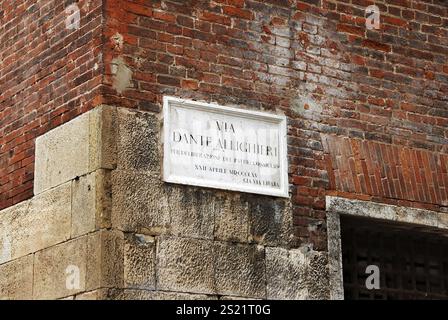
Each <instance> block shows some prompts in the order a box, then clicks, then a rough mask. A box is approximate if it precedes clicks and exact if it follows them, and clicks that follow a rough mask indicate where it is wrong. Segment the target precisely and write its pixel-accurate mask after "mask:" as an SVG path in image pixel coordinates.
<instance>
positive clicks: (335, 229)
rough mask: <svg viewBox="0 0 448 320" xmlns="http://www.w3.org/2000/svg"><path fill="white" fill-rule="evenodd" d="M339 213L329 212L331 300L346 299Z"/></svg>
mask: <svg viewBox="0 0 448 320" xmlns="http://www.w3.org/2000/svg"><path fill="white" fill-rule="evenodd" d="M339 218H340V215H339V213H334V212H327V233H328V238H327V240H328V274H329V286H330V288H329V289H330V299H332V300H342V299H344V283H343V279H342V246H341V224H340V220H339Z"/></svg>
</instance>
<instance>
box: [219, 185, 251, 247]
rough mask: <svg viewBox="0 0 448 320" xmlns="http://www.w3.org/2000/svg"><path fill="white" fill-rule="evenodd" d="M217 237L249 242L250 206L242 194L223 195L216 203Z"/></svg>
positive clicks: (224, 239) (225, 239)
mask: <svg viewBox="0 0 448 320" xmlns="http://www.w3.org/2000/svg"><path fill="white" fill-rule="evenodd" d="M215 212H216V213H215V238H216V239H217V240H223V241H233V242H243V243H244V242H248V240H249V208H248V204H247V203H245V202H242V201H241V198H240V195H239V194H236V195H233V194H232V195H230V194H226V196H222V197H220V198H219V202H218V203H217V204H216V205H215Z"/></svg>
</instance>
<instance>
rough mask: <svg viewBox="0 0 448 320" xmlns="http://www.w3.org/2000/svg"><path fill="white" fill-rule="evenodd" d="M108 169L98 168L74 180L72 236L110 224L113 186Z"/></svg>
mask: <svg viewBox="0 0 448 320" xmlns="http://www.w3.org/2000/svg"><path fill="white" fill-rule="evenodd" d="M110 176H111V175H110V172H109V171H108V170H97V171H94V172H92V173H91V174H88V175H86V176H82V177H80V178H79V179H75V180H73V182H72V190H73V193H72V237H77V236H80V235H83V234H86V233H88V232H92V231H95V230H97V228H107V227H109V226H110V215H111V211H112V194H111V193H112V186H111V181H110V180H111V177H110Z"/></svg>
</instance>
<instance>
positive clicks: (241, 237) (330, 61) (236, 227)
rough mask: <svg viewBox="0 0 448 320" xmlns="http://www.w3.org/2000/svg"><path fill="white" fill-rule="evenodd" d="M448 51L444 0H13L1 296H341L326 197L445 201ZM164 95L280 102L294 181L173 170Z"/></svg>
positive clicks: (4, 11)
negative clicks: (232, 181) (272, 183)
mask: <svg viewBox="0 0 448 320" xmlns="http://www.w3.org/2000/svg"><path fill="white" fill-rule="evenodd" d="M72 4H76V6H77V7H78V8H79V13H80V15H79V16H80V21H79V28H75V29H72V28H70V29H68V28H67V27H66V19H67V12H66V7H67V6H69V5H72ZM372 4H375V5H377V6H378V8H379V9H380V14H381V22H380V29H373V30H370V29H368V28H366V11H365V9H366V7H367V6H369V5H372ZM447 54H448V5H447V3H446V1H443V0H418V1H417V0H381V1H375V3H374V2H373V1H369V0H302V1H299V0H276V1H273V0H266V1H255V0H214V1H212V0H182V1H181V0H167V1H162V0H132V1H131V0H79V1H57V0H40V1H37V0H16V1H1V0H0V209H2V210H1V211H0V244H1V246H0V298H5V299H63V298H66V299H179V298H180V299H183V298H185V299H230V298H257V299H327V298H330V297H331V298H338V297H340V295H338V294H336V295H335V294H333V293H332V289H331V287H332V283H333V282H334V277H336V276H335V274H334V273H333V272H332V270H333V269H332V265H333V264H334V263H333V260H334V259H337V258H336V257H335V256H334V255H333V254H332V253H331V252H330V254H329V248H328V247H329V246H333V244H334V241H333V240H334V239H329V237H330V235H331V232H327V229H328V224H327V222H328V219H327V218H328V217H330V212H329V211H327V209H329V208H327V207H326V205H327V202H326V199H327V200H328V197H331V199H333V198H332V197H337V198H345V199H356V200H357V201H358V200H362V201H365V202H367V203H369V207H371V206H372V205H371V204H372V203H381V204H382V205H389V206H390V205H393V206H394V207H399V208H400V210H398V211H399V212H401V214H402V215H406V214H407V212H415V209H419V210H422V209H424V210H423V211H422V212H425V213H428V214H429V215H430V214H434V215H436V214H437V217H438V219H439V220H440V219H443V217H445V215H446V214H448V143H447V142H448V105H447V100H448V98H447V97H448V63H447ZM166 95H169V96H175V97H180V98H188V99H192V100H198V101H203V102H216V103H218V104H220V105H223V106H229V107H236V108H244V109H249V110H258V111H265V112H270V113H277V114H284V115H286V116H287V119H288V164H289V167H288V175H289V195H290V197H289V198H287V199H285V198H276V197H268V196H260V195H253V194H247V193H237V192H230V191H222V190H220V191H217V190H213V189H206V188H199V187H185V186H180V185H174V184H167V183H163V182H162V180H161V163H162V158H163V154H162V146H161V142H162V141H163V140H162V134H161V132H162V131H161V126H162V119H161V115H162V114H161V108H162V99H163V96H166ZM407 208H414V209H412V210H411V209H410V210H409V211H407V210H406V209H407ZM384 212H389V211H388V209H384ZM394 212H395V211H394ZM418 212H420V211H418ZM330 219H331V218H330ZM439 220H438V221H439ZM407 221H411V218H409V219H407ZM412 221H414V220H412ZM70 266H76V267H77V271H78V274H79V281H78V283H76V286H67V281H66V280H67V273H66V271H67V270H68V269H67V268H68V267H70Z"/></svg>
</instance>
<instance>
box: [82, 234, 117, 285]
mask: <svg viewBox="0 0 448 320" xmlns="http://www.w3.org/2000/svg"><path fill="white" fill-rule="evenodd" d="M123 255H124V236H123V233H122V232H120V231H116V230H110V231H109V230H100V231H98V232H95V233H92V234H89V235H88V238H87V257H88V261H87V267H86V268H87V274H88V277H87V280H86V290H88V291H91V290H94V289H98V288H122V287H123V282H124V280H123V278H124V266H123V265H124V261H123V260H124V258H123Z"/></svg>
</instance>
